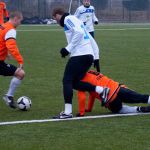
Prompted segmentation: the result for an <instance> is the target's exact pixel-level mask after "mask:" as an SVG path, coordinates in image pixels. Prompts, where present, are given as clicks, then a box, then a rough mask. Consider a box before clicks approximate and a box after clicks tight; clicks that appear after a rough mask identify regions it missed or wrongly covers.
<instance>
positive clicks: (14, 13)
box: [9, 10, 22, 19]
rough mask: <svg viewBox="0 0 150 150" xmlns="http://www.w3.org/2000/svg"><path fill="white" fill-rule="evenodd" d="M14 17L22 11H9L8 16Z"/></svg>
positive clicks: (18, 15)
mask: <svg viewBox="0 0 150 150" xmlns="http://www.w3.org/2000/svg"><path fill="white" fill-rule="evenodd" d="M14 17H18V18H20V17H22V12H21V11H19V10H12V11H10V12H9V18H11V19H13V18H14Z"/></svg>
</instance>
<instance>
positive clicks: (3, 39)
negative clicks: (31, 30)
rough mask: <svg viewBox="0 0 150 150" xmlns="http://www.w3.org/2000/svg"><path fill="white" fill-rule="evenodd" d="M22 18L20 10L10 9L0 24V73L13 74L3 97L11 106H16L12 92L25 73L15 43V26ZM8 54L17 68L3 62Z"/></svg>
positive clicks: (3, 74) (4, 74)
mask: <svg viewBox="0 0 150 150" xmlns="http://www.w3.org/2000/svg"><path fill="white" fill-rule="evenodd" d="M22 19H23V16H22V13H21V12H19V11H12V12H10V19H9V21H8V22H6V23H4V24H2V25H0V43H1V44H0V75H2V76H13V78H12V80H11V82H10V86H9V90H8V92H7V93H6V95H5V96H4V97H3V99H4V101H5V102H6V104H7V105H8V106H9V107H11V108H16V106H15V103H14V99H13V97H14V92H15V91H16V88H17V87H18V86H19V85H20V84H21V81H22V79H23V78H24V75H25V72H24V70H23V63H24V62H23V58H22V56H21V54H20V52H19V49H18V47H17V43H16V28H17V27H18V26H19V25H20V24H21V21H22ZM9 55H11V56H12V57H13V58H14V59H15V60H16V61H17V62H18V68H17V67H16V66H14V65H11V64H7V63H6V62H5V60H6V59H7V56H9Z"/></svg>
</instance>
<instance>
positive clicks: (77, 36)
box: [65, 18, 84, 52]
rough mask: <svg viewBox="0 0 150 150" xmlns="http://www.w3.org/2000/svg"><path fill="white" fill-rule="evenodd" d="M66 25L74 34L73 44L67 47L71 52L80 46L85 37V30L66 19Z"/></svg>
mask: <svg viewBox="0 0 150 150" xmlns="http://www.w3.org/2000/svg"><path fill="white" fill-rule="evenodd" d="M65 25H66V26H67V27H68V28H69V29H70V30H72V32H73V34H72V39H71V42H70V43H69V44H68V45H67V46H66V49H67V51H69V52H71V50H73V49H74V48H75V47H76V46H78V45H79V43H80V42H81V40H82V38H83V37H84V30H83V29H82V28H81V27H80V26H79V25H78V24H77V23H76V22H74V21H72V20H70V19H69V18H68V19H66V21H65Z"/></svg>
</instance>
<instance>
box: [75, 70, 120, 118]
mask: <svg viewBox="0 0 150 150" xmlns="http://www.w3.org/2000/svg"><path fill="white" fill-rule="evenodd" d="M82 81H84V82H88V83H91V84H93V85H95V86H102V87H108V88H109V89H110V92H109V95H108V101H107V102H106V104H105V107H107V108H109V103H110V102H112V101H113V100H114V99H115V98H116V97H117V93H118V91H119V89H120V85H119V83H118V82H116V81H114V80H112V79H110V78H108V77H107V76H104V75H103V74H101V73H98V72H96V71H92V70H90V71H88V72H87V73H86V75H85V77H84V78H83V79H82ZM95 98H97V99H99V100H100V101H101V102H102V99H101V97H100V95H99V94H98V93H96V92H90V95H89V99H88V108H87V111H91V110H92V107H93V104H94V101H95ZM78 104H79V113H80V115H84V113H85V106H86V93H85V92H83V91H78Z"/></svg>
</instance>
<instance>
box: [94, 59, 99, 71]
mask: <svg viewBox="0 0 150 150" xmlns="http://www.w3.org/2000/svg"><path fill="white" fill-rule="evenodd" d="M94 68H96V71H97V72H100V65H99V59H95V60H94Z"/></svg>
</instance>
